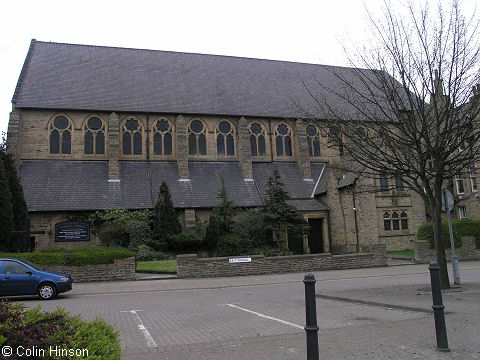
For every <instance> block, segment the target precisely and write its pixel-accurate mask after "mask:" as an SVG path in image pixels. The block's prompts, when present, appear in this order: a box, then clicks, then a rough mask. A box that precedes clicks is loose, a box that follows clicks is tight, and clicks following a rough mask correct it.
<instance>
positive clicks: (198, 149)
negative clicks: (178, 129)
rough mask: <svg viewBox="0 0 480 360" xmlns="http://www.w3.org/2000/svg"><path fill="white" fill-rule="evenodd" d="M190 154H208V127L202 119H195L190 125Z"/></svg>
mask: <svg viewBox="0 0 480 360" xmlns="http://www.w3.org/2000/svg"><path fill="white" fill-rule="evenodd" d="M188 153H189V155H207V127H206V126H205V124H204V123H203V122H202V121H200V120H193V121H192V122H190V124H189V125H188Z"/></svg>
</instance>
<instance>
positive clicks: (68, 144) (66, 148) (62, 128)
mask: <svg viewBox="0 0 480 360" xmlns="http://www.w3.org/2000/svg"><path fill="white" fill-rule="evenodd" d="M72 130H73V128H72V123H71V121H70V120H69V119H68V118H67V117H66V116H64V115H58V116H56V117H55V118H54V119H53V120H52V121H50V125H49V136H50V154H71V153H72Z"/></svg>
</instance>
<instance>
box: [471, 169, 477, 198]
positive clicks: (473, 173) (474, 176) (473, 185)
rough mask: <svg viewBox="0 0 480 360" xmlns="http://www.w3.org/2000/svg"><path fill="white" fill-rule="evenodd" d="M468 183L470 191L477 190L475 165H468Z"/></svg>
mask: <svg viewBox="0 0 480 360" xmlns="http://www.w3.org/2000/svg"><path fill="white" fill-rule="evenodd" d="M470 184H471V185H472V192H476V191H478V185H477V175H476V173H475V165H472V166H471V167H470Z"/></svg>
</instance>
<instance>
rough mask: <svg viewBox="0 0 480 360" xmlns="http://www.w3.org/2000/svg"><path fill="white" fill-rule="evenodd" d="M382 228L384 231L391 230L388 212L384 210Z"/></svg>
mask: <svg viewBox="0 0 480 360" xmlns="http://www.w3.org/2000/svg"><path fill="white" fill-rule="evenodd" d="M383 229H384V230H385V231H390V230H392V225H391V223H390V214H389V213H388V212H385V213H384V214H383Z"/></svg>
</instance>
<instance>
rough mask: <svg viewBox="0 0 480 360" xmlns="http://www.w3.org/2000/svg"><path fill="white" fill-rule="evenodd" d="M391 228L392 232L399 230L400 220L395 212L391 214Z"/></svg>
mask: <svg viewBox="0 0 480 360" xmlns="http://www.w3.org/2000/svg"><path fill="white" fill-rule="evenodd" d="M392 228H393V230H400V220H399V217H398V213H397V212H396V211H394V212H393V213H392Z"/></svg>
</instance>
